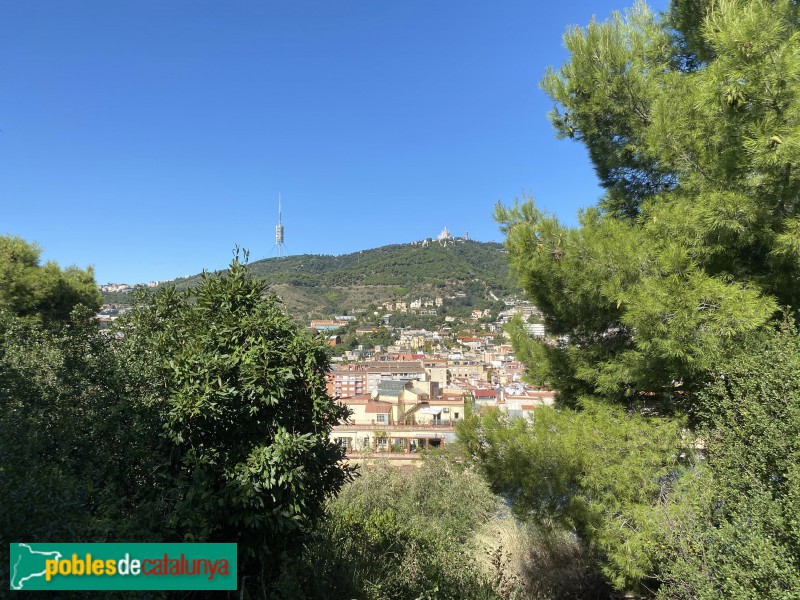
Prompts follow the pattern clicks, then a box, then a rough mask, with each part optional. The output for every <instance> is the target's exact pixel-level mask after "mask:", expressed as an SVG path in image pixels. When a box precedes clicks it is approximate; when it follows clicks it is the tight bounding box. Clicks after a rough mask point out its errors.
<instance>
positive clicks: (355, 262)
mask: <svg viewBox="0 0 800 600" xmlns="http://www.w3.org/2000/svg"><path fill="white" fill-rule="evenodd" d="M251 267H252V270H253V272H254V273H255V274H256V275H258V276H260V277H263V278H264V279H266V280H267V281H268V282H269V285H270V289H271V290H272V291H274V292H275V293H276V294H278V295H279V296H280V297H281V298H282V299H283V301H284V303H285V304H286V307H287V308H288V310H289V312H290V313H292V314H293V315H295V316H296V317H307V316H315V315H316V316H323V315H328V314H331V313H352V312H354V311H357V310H359V309H363V308H365V307H367V306H368V305H370V304H380V303H382V302H387V301H396V300H413V299H415V298H418V297H422V298H432V297H434V296H445V297H446V296H448V295H453V294H455V293H456V292H463V293H464V294H465V295H466V299H465V304H467V305H469V304H475V303H478V302H480V301H483V300H485V301H490V300H492V297H491V295H490V293H491V294H494V295H495V296H497V297H502V296H505V295H509V294H513V293H516V292H517V291H518V288H516V286H515V285H514V284H513V283H512V282H510V281H509V277H508V265H507V263H506V256H505V254H504V251H503V247H502V245H501V244H497V243H493V242H490V243H485V242H475V241H467V242H460V243H456V244H450V245H448V246H445V247H443V246H440V245H439V244H437V243H435V242H434V243H432V244H430V245H428V246H423V245H419V244H395V245H391V246H382V247H380V248H374V249H371V250H363V251H361V252H354V253H352V254H343V255H340V256H332V255H318V254H301V255H297V256H287V257H282V258H268V259H263V260H258V261H255V262H253V263H251ZM198 279H199V275H195V276H192V277H187V278H182V279H177V280H175V281H173V282H170V284H171V285H176V286H178V287H179V288H185V287H191V286H193V285H194V284H196V283H197V281H198Z"/></svg>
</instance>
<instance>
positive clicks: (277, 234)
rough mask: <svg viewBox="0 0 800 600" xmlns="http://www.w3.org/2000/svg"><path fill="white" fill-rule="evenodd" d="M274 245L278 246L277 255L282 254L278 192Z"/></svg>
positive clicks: (279, 196)
mask: <svg viewBox="0 0 800 600" xmlns="http://www.w3.org/2000/svg"><path fill="white" fill-rule="evenodd" d="M275 245H276V246H277V247H278V257H281V256H283V222H282V221H281V195H280V194H278V224H277V225H275Z"/></svg>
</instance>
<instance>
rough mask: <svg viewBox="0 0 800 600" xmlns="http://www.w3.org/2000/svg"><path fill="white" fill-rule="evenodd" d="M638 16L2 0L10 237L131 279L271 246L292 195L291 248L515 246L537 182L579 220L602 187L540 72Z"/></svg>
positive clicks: (476, 8) (2, 142)
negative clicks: (503, 210) (438, 243)
mask: <svg viewBox="0 0 800 600" xmlns="http://www.w3.org/2000/svg"><path fill="white" fill-rule="evenodd" d="M655 6H656V7H657V8H663V6H664V5H663V4H660V5H659V4H656V5H655ZM626 7H627V4H620V3H611V2H607V1H604V2H587V1H573V2H543V3H539V2H533V1H532V0H526V1H518V0H509V1H503V0H501V1H498V2H487V1H485V0H483V1H480V2H478V1H472V0H458V1H455V0H441V1H439V0H437V1H431V0H402V1H397V0H392V1H388V0H387V1H382V2H379V1H376V0H372V1H367V0H358V1H356V0H336V1H331V0H321V1H305V0H297V1H288V0H287V1H284V0H224V1H223V0H214V1H205V0H113V1H109V0H81V1H77V2H65V1H64V0H37V1H36V2H29V1H26V0H15V1H13V2H11V1H5V0H0V48H2V53H1V56H2V59H0V130H2V131H0V234H13V235H17V236H21V237H23V238H25V239H27V240H29V241H37V242H38V243H39V244H40V245H41V246H42V248H43V249H44V253H43V258H44V259H48V260H50V259H51V260H56V261H57V262H58V263H59V264H61V265H62V266H66V265H70V264H75V265H78V266H81V267H85V266H87V265H94V267H95V275H96V277H97V281H98V282H99V283H106V282H109V281H123V282H128V283H134V282H144V281H148V280H151V279H170V278H174V277H179V276H183V275H185V274H193V273H197V272H199V271H200V270H202V269H203V268H207V269H216V268H221V267H223V266H225V265H226V264H227V262H228V261H229V259H230V256H231V249H232V248H233V246H234V245H235V244H239V245H240V246H243V247H246V248H249V249H250V250H251V254H252V259H259V258H264V257H269V256H274V255H275V250H274V249H273V246H274V241H275V224H276V221H277V200H278V193H279V192H280V193H281V195H282V197H283V208H284V210H283V223H284V225H285V227H286V250H287V252H288V253H289V254H300V253H317V254H341V253H345V252H351V251H356V250H361V249H365V248H372V247H375V246H381V245H384V244H390V243H403V242H409V241H413V240H417V239H422V238H425V237H428V236H436V234H438V233H439V231H440V230H441V229H442V228H443V227H444V226H447V227H448V228H449V229H450V230H451V231H452V232H453V233H454V234H457V235H463V234H464V232H465V231H469V234H470V237H471V238H474V239H479V240H483V241H486V240H497V241H501V235H500V233H499V232H498V230H497V226H496V224H495V223H494V222H493V221H492V216H491V215H492V210H493V206H494V204H495V203H496V202H497V201H498V200H500V201H502V202H505V203H510V202H513V200H514V198H515V197H517V196H520V194H521V192H522V191H523V190H525V191H526V192H530V193H532V194H533V195H534V197H535V198H536V200H537V202H538V204H539V205H540V206H542V207H544V208H546V209H548V210H550V211H552V212H554V213H556V214H557V215H559V216H560V217H561V218H562V219H564V220H565V221H567V222H574V217H575V213H576V211H577V209H578V208H579V207H581V206H587V205H589V204H592V203H594V202H595V201H596V200H597V198H598V197H599V195H600V190H599V189H598V187H597V185H596V179H595V176H594V173H593V171H592V169H591V166H590V164H589V163H588V160H587V157H586V152H585V150H584V149H583V147H582V146H580V145H579V144H576V143H572V142H569V141H558V140H556V139H555V138H554V136H553V132H552V129H551V127H550V124H549V122H548V121H547V119H546V114H547V112H548V111H549V109H550V107H551V102H550V101H549V99H548V98H547V97H546V96H545V95H544V93H543V92H541V91H540V89H539V87H538V82H539V80H540V79H541V77H542V75H543V74H544V72H545V69H546V67H547V66H548V65H559V64H561V63H562V62H563V61H564V60H565V59H566V53H565V51H564V49H563V46H562V41H561V38H562V35H563V32H564V30H565V27H566V26H567V25H570V24H575V25H585V24H586V23H588V21H589V20H590V18H591V16H592V15H593V14H596V15H597V16H598V17H599V18H602V19H605V18H606V17H607V16H609V15H610V14H611V12H612V11H613V10H615V9H624V8H626Z"/></svg>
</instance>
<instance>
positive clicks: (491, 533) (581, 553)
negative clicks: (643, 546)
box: [474, 514, 610, 600]
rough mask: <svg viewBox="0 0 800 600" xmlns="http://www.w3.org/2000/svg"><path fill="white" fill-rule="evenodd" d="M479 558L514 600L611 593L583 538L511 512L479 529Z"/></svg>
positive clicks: (476, 542) (476, 545)
mask: <svg viewBox="0 0 800 600" xmlns="http://www.w3.org/2000/svg"><path fill="white" fill-rule="evenodd" d="M474 548H475V552H476V553H477V557H476V558H477V561H478V564H479V565H480V568H481V569H482V570H483V572H484V574H485V575H486V576H487V577H489V578H491V579H492V581H493V584H494V587H495V590H496V591H497V592H498V594H500V595H501V596H502V597H504V598H509V599H511V600H518V599H519V600H521V599H523V598H525V599H531V600H556V599H558V600H561V599H564V600H566V599H578V598H581V599H594V598H597V599H600V598H603V599H607V598H608V597H609V593H610V590H609V588H608V587H607V586H606V585H605V584H604V583H603V580H602V578H601V577H600V576H599V575H598V574H597V573H596V572H595V571H594V569H593V567H592V565H593V562H592V561H591V559H590V556H589V554H588V552H587V551H586V549H585V547H584V546H583V544H582V543H581V542H580V540H579V539H578V538H577V537H576V536H575V535H574V534H572V533H570V532H568V531H565V530H564V529H561V528H558V527H556V526H553V527H538V526H533V525H526V524H521V523H519V522H518V521H517V520H516V519H514V518H513V517H511V516H510V515H508V514H505V515H499V516H497V517H495V518H493V519H491V520H490V521H488V522H487V523H486V525H485V526H484V527H483V528H481V529H480V530H479V531H478V532H477V533H476V535H475V539H474Z"/></svg>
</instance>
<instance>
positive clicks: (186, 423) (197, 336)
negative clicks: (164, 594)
mask: <svg viewBox="0 0 800 600" xmlns="http://www.w3.org/2000/svg"><path fill="white" fill-rule="evenodd" d="M120 331H121V332H122V333H123V334H124V337H123V339H122V341H121V343H120V347H121V351H122V352H123V353H124V355H125V356H126V358H127V360H128V361H129V362H128V364H129V365H130V370H131V372H133V373H137V374H139V376H140V378H141V379H140V381H139V383H138V388H139V389H140V391H141V393H142V402H144V403H145V404H155V405H156V406H158V410H159V414H160V415H161V419H162V421H163V432H162V434H163V443H164V444H165V448H166V451H165V456H166V457H168V463H167V467H166V469H167V472H168V473H170V474H171V475H170V477H169V479H168V480H167V481H165V482H164V485H165V486H166V488H167V489H168V490H169V493H170V494H174V495H175V497H176V498H178V500H177V502H176V503H175V504H174V506H173V507H172V509H171V512H170V514H169V516H168V522H169V523H170V526H171V528H173V530H174V532H175V535H177V536H179V537H181V538H182V539H184V540H208V541H213V540H218V541H236V542H238V543H239V545H240V549H242V550H243V552H244V555H243V560H247V559H252V558H255V559H258V562H260V563H261V564H264V561H268V560H274V558H275V555H276V554H279V553H280V551H281V550H282V549H283V548H285V547H286V544H287V543H288V542H289V541H291V539H292V538H293V537H295V534H296V533H298V532H301V531H302V530H304V529H305V528H307V526H308V525H310V524H312V523H313V522H314V521H315V519H316V518H318V517H319V516H320V514H321V510H322V506H323V502H324V500H325V499H326V498H327V497H328V496H329V495H331V494H333V493H335V492H336V491H338V489H339V488H340V487H341V485H342V484H343V483H344V482H345V481H346V480H347V479H348V477H349V473H350V471H349V469H348V468H347V467H346V466H344V465H343V464H342V462H341V460H342V458H343V455H342V450H341V448H340V447H339V446H338V445H336V444H334V443H333V442H332V441H331V440H330V439H329V434H330V430H331V427H332V426H333V425H335V424H336V423H338V422H339V421H341V420H342V419H343V418H345V417H346V416H347V414H348V411H347V408H346V407H345V406H344V405H342V404H339V403H337V402H335V401H334V400H333V399H332V398H330V397H329V396H328V395H327V392H326V387H325V374H326V373H327V371H328V356H327V353H326V348H325V346H324V345H322V344H321V343H320V342H319V341H318V340H317V341H315V340H313V339H312V338H311V336H310V335H309V334H308V333H307V332H304V331H302V330H301V329H300V328H299V327H298V325H296V324H295V323H294V322H293V321H291V320H290V318H289V317H288V316H287V315H286V314H285V313H284V312H283V311H282V310H281V308H280V306H279V304H278V302H277V300H276V299H275V297H274V296H269V295H267V294H266V284H265V283H264V282H263V281H260V280H258V279H257V278H255V277H254V276H253V275H252V274H251V273H250V271H249V269H248V267H247V265H245V264H243V263H242V262H241V261H240V260H239V258H238V255H237V258H236V259H234V261H233V262H232V263H231V265H230V268H229V269H228V270H227V271H223V272H220V273H217V274H208V273H205V274H204V275H203V276H202V279H201V282H200V285H198V286H197V287H196V288H194V289H193V290H191V292H189V291H184V292H178V291H176V290H175V289H174V288H171V287H166V288H162V289H160V290H158V291H157V292H155V293H154V294H152V295H149V296H148V295H145V296H143V297H142V298H141V299H140V300H139V302H138V303H137V304H136V305H135V306H134V310H133V311H131V313H129V315H126V319H125V321H124V322H123V324H122V325H121V329H120ZM270 557H271V558H270Z"/></svg>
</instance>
